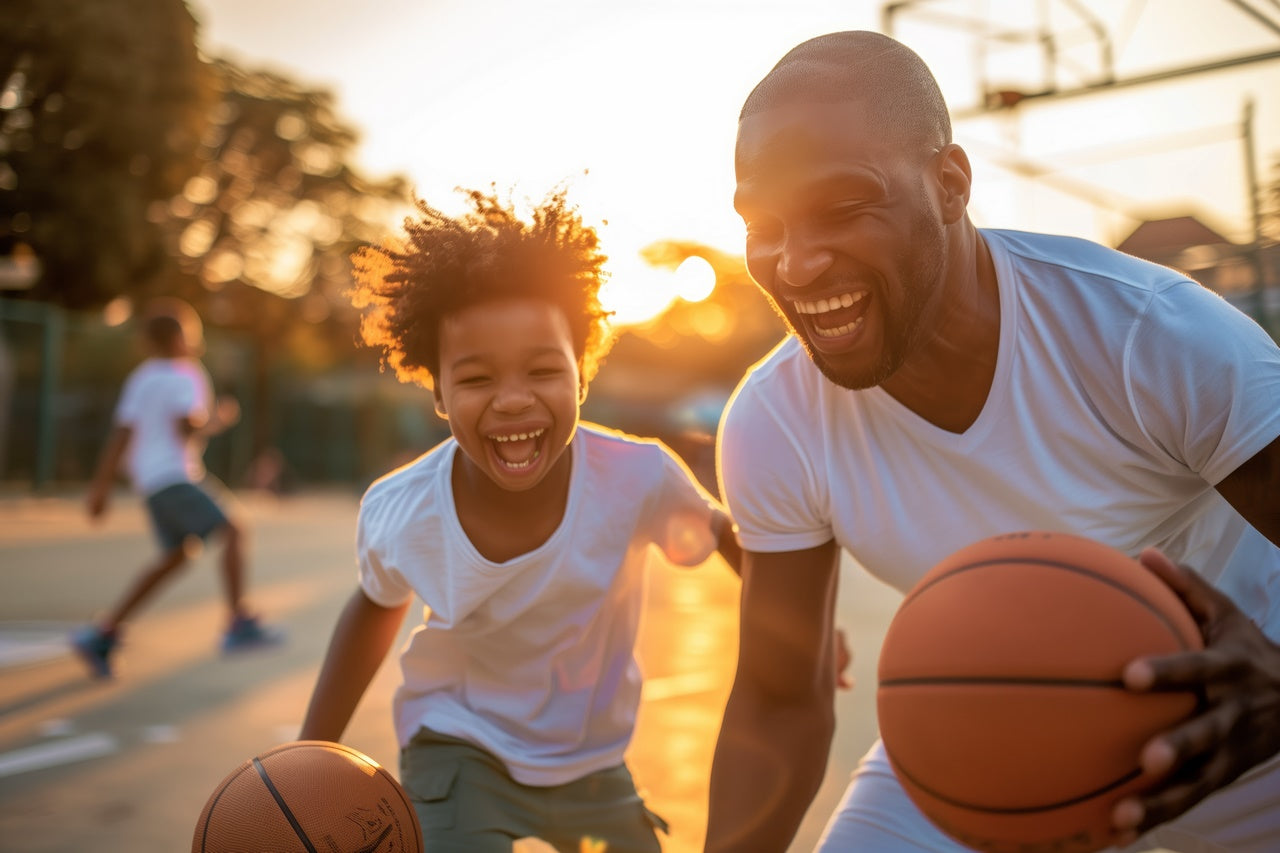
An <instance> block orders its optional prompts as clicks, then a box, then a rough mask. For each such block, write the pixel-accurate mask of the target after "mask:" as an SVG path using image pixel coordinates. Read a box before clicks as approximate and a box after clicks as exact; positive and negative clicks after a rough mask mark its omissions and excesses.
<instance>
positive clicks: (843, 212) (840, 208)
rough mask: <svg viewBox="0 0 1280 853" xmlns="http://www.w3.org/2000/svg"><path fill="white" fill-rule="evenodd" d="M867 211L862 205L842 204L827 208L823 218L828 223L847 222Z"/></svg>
mask: <svg viewBox="0 0 1280 853" xmlns="http://www.w3.org/2000/svg"><path fill="white" fill-rule="evenodd" d="M865 210H866V208H864V207H863V206H862V205H860V204H841V205H837V206H835V207H831V208H827V210H826V212H825V213H823V215H822V218H823V219H825V220H826V221H828V222H847V221H849V220H850V219H853V218H854V217H855V216H859V215H860V214H862V213H863V212H865Z"/></svg>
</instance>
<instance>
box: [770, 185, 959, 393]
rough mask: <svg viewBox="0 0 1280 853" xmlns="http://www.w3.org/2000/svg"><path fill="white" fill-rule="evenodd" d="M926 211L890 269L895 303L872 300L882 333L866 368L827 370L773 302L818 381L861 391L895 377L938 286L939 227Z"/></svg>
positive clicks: (795, 321) (795, 322)
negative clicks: (896, 285)
mask: <svg viewBox="0 0 1280 853" xmlns="http://www.w3.org/2000/svg"><path fill="white" fill-rule="evenodd" d="M927 210H928V208H923V209H922V210H921V212H920V215H918V216H917V217H916V220H915V223H914V227H913V228H912V234H911V248H910V249H908V250H906V251H904V252H903V253H902V254H901V255H900V256H899V258H898V263H897V264H896V265H895V266H896V269H897V270H898V272H899V275H898V281H899V282H900V283H901V287H902V292H903V299H902V301H901V303H899V304H897V305H890V304H888V302H887V300H886V298H885V295H884V293H883V292H881V293H879V294H878V295H879V297H880V298H878V299H877V300H876V306H877V310H878V311H879V312H880V317H881V323H882V325H883V329H884V344H883V346H882V347H881V350H880V353H879V356H878V357H877V360H876V362H875V364H873V365H871V367H870V368H859V367H855V366H843V365H838V364H832V363H831V362H830V361H828V360H827V358H826V356H825V354H824V353H823V352H822V351H821V350H819V349H817V348H816V347H814V346H813V345H812V344H811V343H810V340H809V338H808V336H807V335H805V334H803V333H801V332H800V327H801V323H802V321H801V320H800V318H799V317H798V316H793V315H792V313H791V311H790V310H788V311H784V310H783V309H782V308H781V307H780V306H779V305H777V303H776V302H775V307H776V310H777V311H778V312H779V314H780V315H781V316H782V318H783V320H785V321H786V323H787V326H788V327H789V328H790V331H791V333H792V334H793V335H795V336H796V338H797V339H799V341H800V345H801V346H802V347H804V350H805V352H806V353H807V354H808V356H809V359H810V360H811V361H812V362H813V363H814V365H815V366H816V367H817V368H818V370H819V371H820V372H821V373H822V375H823V376H825V377H826V378H827V379H828V380H829V381H831V382H833V383H835V384H836V385H839V386H840V387H841V388H848V389H849V390H851V391H861V390H863V389H866V388H874V387H875V386H877V385H881V384H883V383H884V382H885V381H886V380H888V379H889V377H891V376H893V374H895V373H897V371H898V369H899V368H901V367H902V365H903V363H904V362H905V361H906V360H907V357H908V356H909V355H910V354H911V352H912V351H913V350H915V349H916V347H917V345H918V344H919V342H920V340H921V339H922V338H923V337H924V335H925V329H924V324H923V323H922V322H921V318H922V317H923V316H924V313H925V309H926V308H927V307H928V304H929V300H930V298H931V297H932V296H933V293H934V291H935V289H936V288H937V287H938V286H939V284H940V281H941V274H942V269H943V253H944V245H943V235H942V225H941V224H940V223H939V222H938V221H937V220H936V219H934V218H933V217H932V216H930V215H929V214H928V213H927ZM787 304H788V306H789V305H790V303H787ZM792 310H794V309H792Z"/></svg>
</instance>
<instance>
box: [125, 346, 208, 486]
mask: <svg viewBox="0 0 1280 853" xmlns="http://www.w3.org/2000/svg"><path fill="white" fill-rule="evenodd" d="M212 403H213V387H212V383H211V382H210V380H209V374H208V372H207V371H206V370H205V369H204V366H203V365H202V364H200V362H198V361H196V360H195V359H190V358H149V359H147V360H146V361H144V362H142V363H141V364H139V365H138V366H137V367H135V368H134V369H133V371H132V372H131V373H130V374H129V376H128V378H127V379H125V382H124V388H123V389H122V390H121V392H120V400H119V402H118V403H117V404H116V410H115V423H116V425H117V426H125V427H129V428H130V429H131V430H132V432H133V435H132V438H131V440H130V442H129V448H128V451H127V455H126V459H125V466H126V469H127V470H128V472H129V479H130V481H131V482H132V483H133V487H134V489H135V490H136V491H137V492H138V493H139V494H141V495H150V494H154V493H155V492H158V491H160V490H161V489H163V488H165V487H167V486H172V485H175V484H177V483H196V482H199V481H200V480H201V479H203V478H204V474H205V468H204V458H203V456H204V442H201V441H198V440H196V439H193V438H189V437H187V436H185V435H183V434H182V433H181V432H180V431H179V428H178V421H179V420H180V419H182V418H187V417H191V418H194V419H196V420H203V419H205V418H207V417H208V416H209V412H210V408H211V406H212Z"/></svg>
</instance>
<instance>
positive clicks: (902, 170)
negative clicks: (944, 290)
mask: <svg viewBox="0 0 1280 853" xmlns="http://www.w3.org/2000/svg"><path fill="white" fill-rule="evenodd" d="M931 164H932V156H931V154H930V152H929V151H919V150H916V149H913V148H908V147H907V146H904V145H902V144H901V143H900V142H899V141H897V140H894V139H892V138H890V137H888V136H887V135H885V134H883V133H878V132H877V131H876V129H875V127H874V126H872V124H871V123H870V122H868V121H867V120H866V116H865V113H864V111H863V109H862V107H861V106H860V105H859V104H858V103H856V102H852V103H843V104H797V105H791V106H783V107H778V108H774V109H769V110H765V111H762V112H758V113H755V114H753V115H750V116H748V117H747V118H745V119H743V120H742V122H741V123H740V124H739V126H738V142H737V152H736V169H737V192H736V194H735V196H734V206H735V207H736V208H737V210H738V212H739V214H741V216H742V218H743V220H744V222H745V223H746V226H747V240H746V261H747V269H748V271H750V273H751V276H752V278H754V279H755V281H756V283H757V284H759V285H760V287H761V288H762V289H763V290H764V292H765V293H766V294H767V295H768V296H769V298H770V299H771V300H772V301H773V303H774V305H775V306H776V308H777V310H778V311H779V312H780V313H781V314H782V316H783V317H784V318H785V319H786V321H787V322H788V324H789V325H790V326H791V329H792V331H793V332H794V333H795V335H796V336H797V337H798V338H799V339H800V341H801V343H802V344H803V345H804V347H805V349H806V350H807V352H808V353H809V356H810V358H812V359H813V361H814V363H815V364H816V365H817V366H818V368H819V369H820V370H821V371H822V372H823V374H824V375H825V376H826V377H827V378H828V379H830V380H831V381H832V382H835V383H836V384H838V385H841V386H843V387H846V388H854V389H857V388H869V387H871V386H874V385H879V384H880V383H882V382H884V381H885V380H886V379H888V378H889V377H890V376H892V375H893V374H894V372H896V371H897V370H898V368H900V367H901V366H902V364H903V362H904V361H906V360H907V358H908V357H909V356H910V354H911V352H912V351H913V349H914V348H915V346H916V344H917V342H918V341H919V340H920V338H921V337H922V336H923V334H924V329H923V322H924V320H925V318H926V316H927V312H926V309H927V308H928V307H929V305H930V301H931V299H932V298H933V296H934V294H935V293H936V292H937V291H938V290H939V287H938V285H939V283H940V280H941V276H942V270H943V268H944V264H943V251H944V237H943V225H942V221H941V219H940V217H939V214H938V212H937V208H936V206H935V205H934V203H933V200H932V198H931V196H930V184H929V180H928V178H927V175H928V174H929V169H930V166H931Z"/></svg>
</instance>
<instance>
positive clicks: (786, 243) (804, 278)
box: [778, 229, 833, 288]
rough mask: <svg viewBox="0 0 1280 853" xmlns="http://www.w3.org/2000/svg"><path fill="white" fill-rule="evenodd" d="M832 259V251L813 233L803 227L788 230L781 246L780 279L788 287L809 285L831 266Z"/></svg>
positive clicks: (779, 260)
mask: <svg viewBox="0 0 1280 853" xmlns="http://www.w3.org/2000/svg"><path fill="white" fill-rule="evenodd" d="M832 260H833V257H832V253H831V251H830V250H829V249H827V248H825V247H824V246H822V245H821V244H820V243H818V242H817V241H816V240H815V239H814V238H813V236H812V235H811V234H808V233H806V232H805V231H804V230H802V229H796V230H790V231H787V233H786V234H785V235H784V237H783V239H782V244H781V246H780V248H779V256H778V279H779V281H780V283H781V284H784V285H787V286H788V287H793V288H804V287H808V286H809V285H810V284H812V283H813V282H814V281H815V280H816V279H818V278H819V277H820V276H821V275H822V274H823V273H825V272H826V271H827V270H828V269H830V268H831V263H832Z"/></svg>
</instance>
